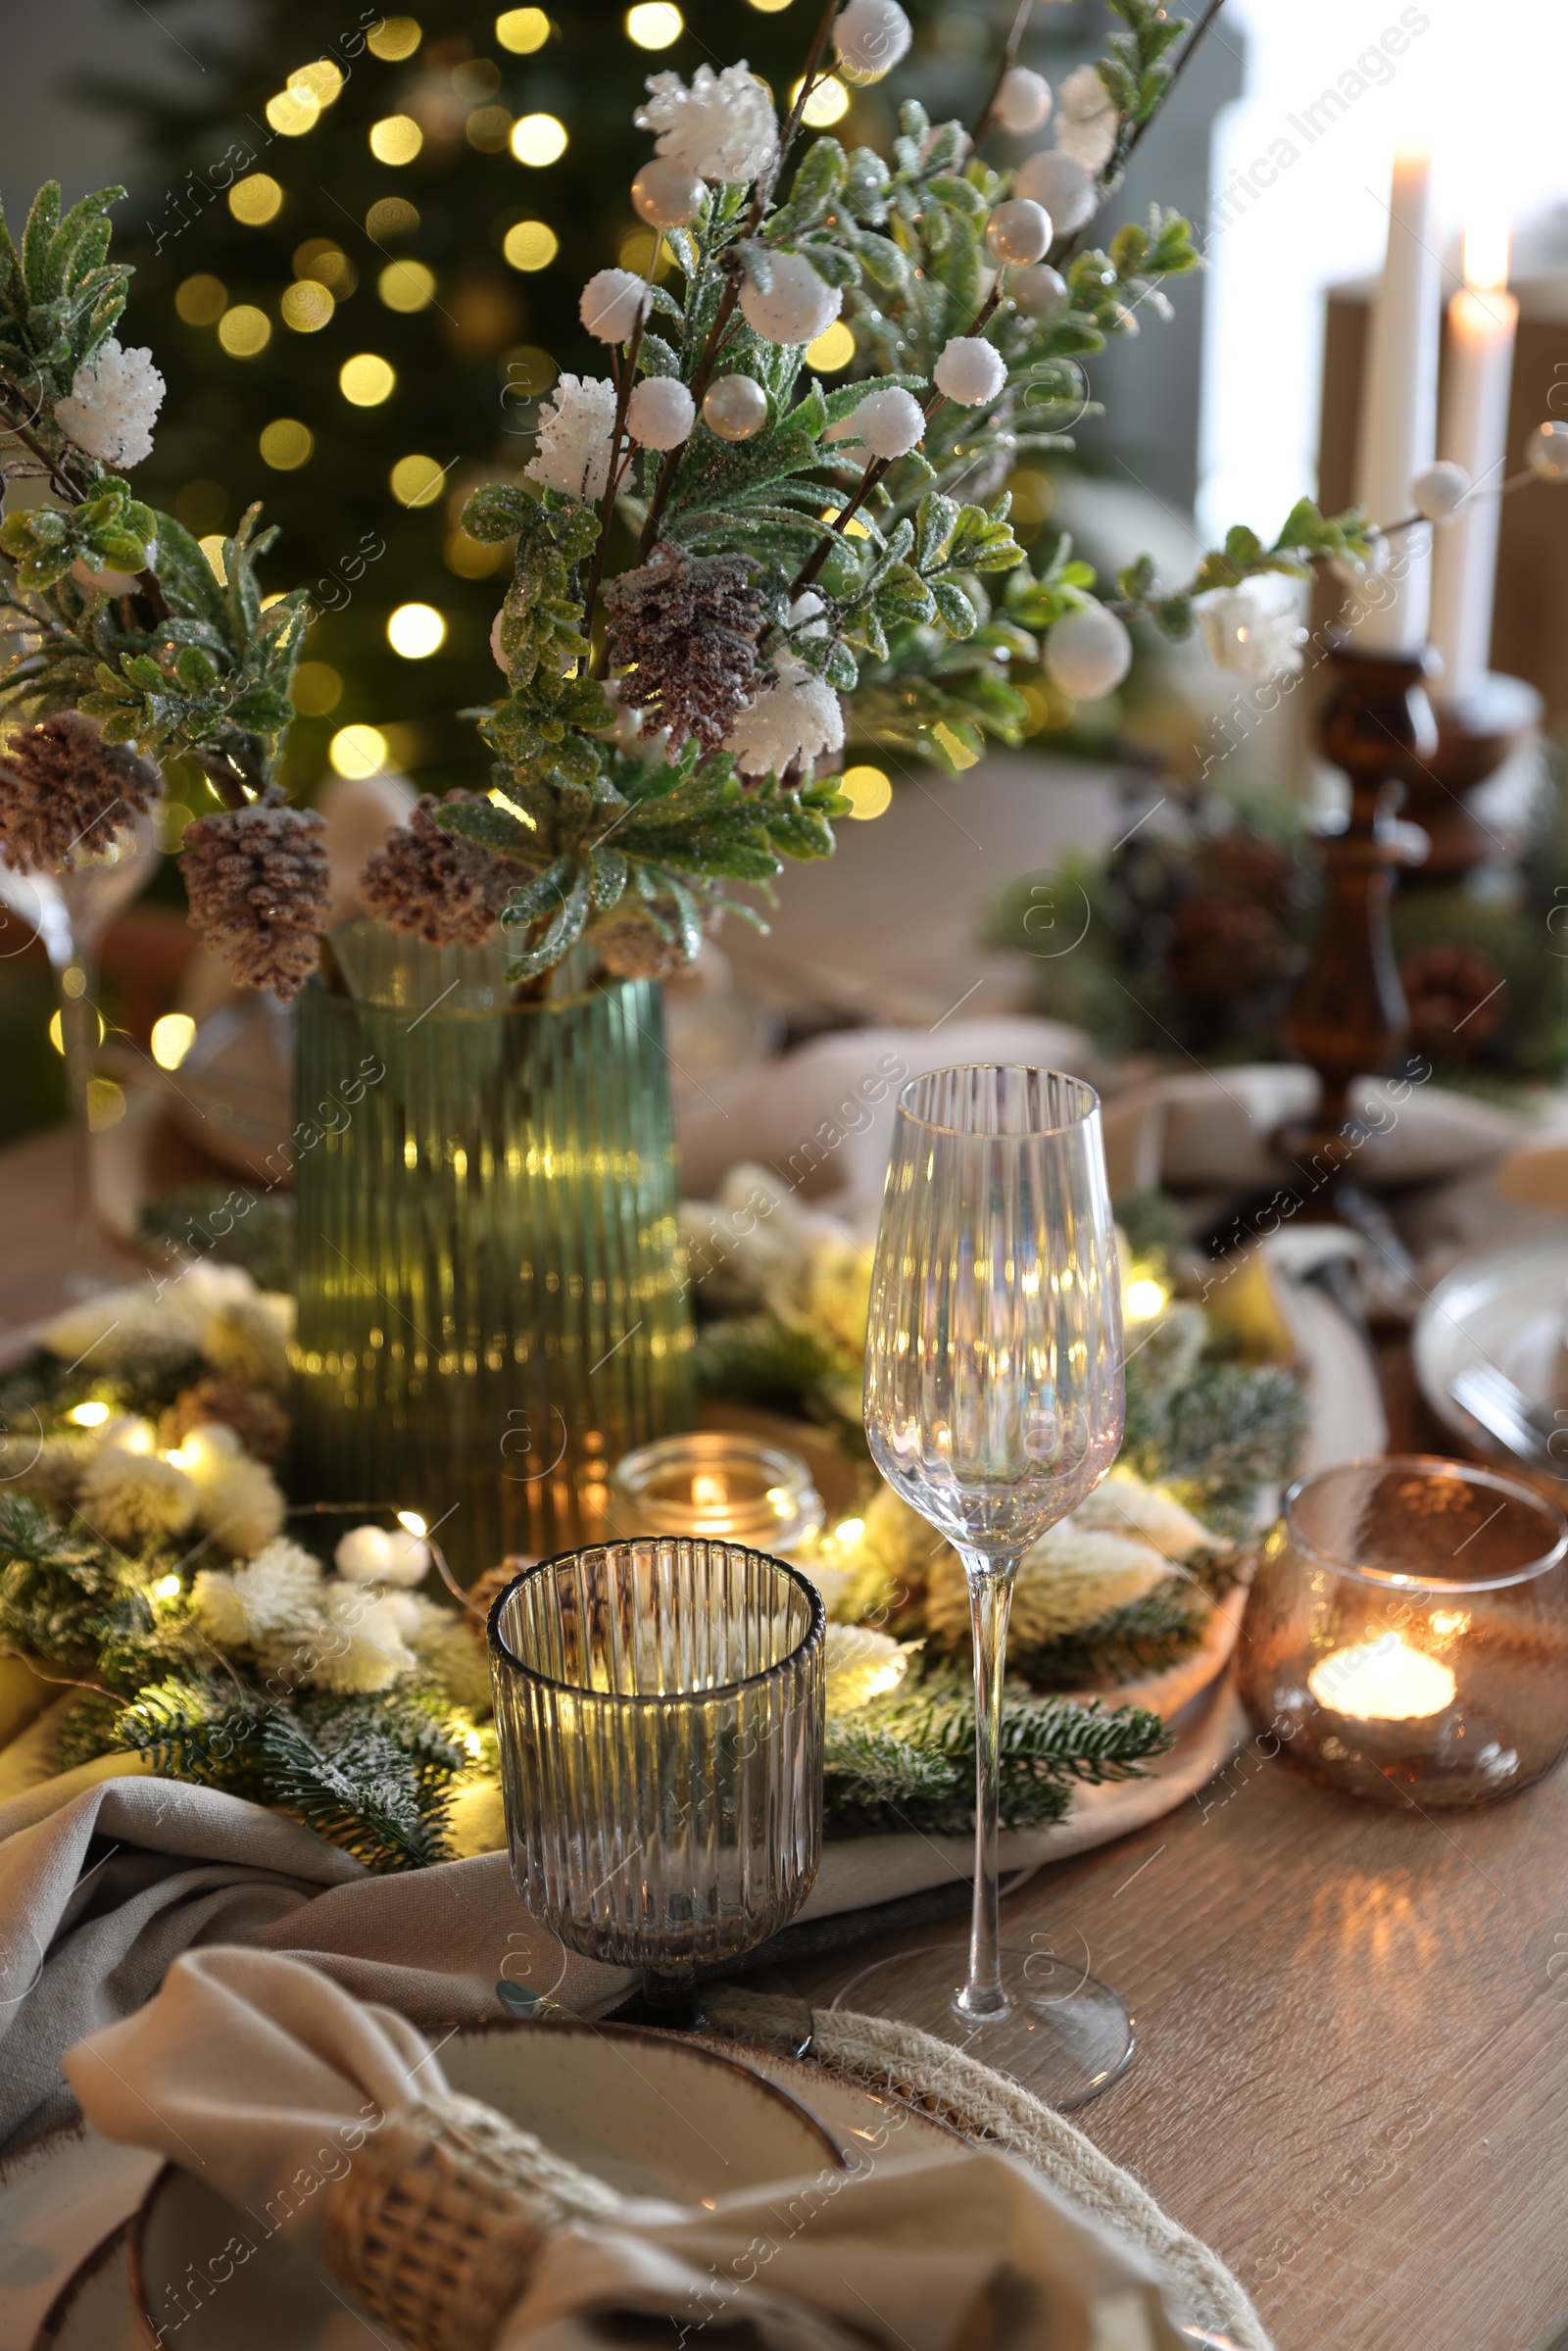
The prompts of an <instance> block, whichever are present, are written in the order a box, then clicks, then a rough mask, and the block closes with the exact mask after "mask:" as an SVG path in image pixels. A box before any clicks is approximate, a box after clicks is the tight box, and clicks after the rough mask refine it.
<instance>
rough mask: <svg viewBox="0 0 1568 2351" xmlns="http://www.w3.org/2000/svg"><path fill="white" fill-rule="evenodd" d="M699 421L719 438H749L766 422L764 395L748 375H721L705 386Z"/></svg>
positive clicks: (758, 385) (746, 439)
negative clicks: (705, 392) (701, 417)
mask: <svg viewBox="0 0 1568 2351" xmlns="http://www.w3.org/2000/svg"><path fill="white" fill-rule="evenodd" d="M703 422H704V423H705V424H706V425H707V427H708V429H709V431H710V432H714V433H717V435H718V437H719V439H720V440H721V441H749V440H750V439H751V438H752V436H753V434H754V433H760V431H761V429H762V427H763V425H764V424H765V423H766V422H767V394H766V393H765V392H764V391H763V389H762V387H761V385H760V383H759V382H758V381H757V380H756V378H755V376H751V375H721V376H720V377H719V379H718V381H717V382H716V383H711V384H710V385H709V387H708V392H707V396H706V397H705V399H704V401H703Z"/></svg>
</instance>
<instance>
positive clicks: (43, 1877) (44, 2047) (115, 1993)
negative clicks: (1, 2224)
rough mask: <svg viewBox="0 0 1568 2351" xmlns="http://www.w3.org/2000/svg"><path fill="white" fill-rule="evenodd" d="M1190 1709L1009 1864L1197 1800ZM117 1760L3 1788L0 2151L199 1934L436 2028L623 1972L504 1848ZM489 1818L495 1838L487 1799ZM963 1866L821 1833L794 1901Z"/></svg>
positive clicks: (935, 1849) (1226, 1713)
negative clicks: (306, 1965)
mask: <svg viewBox="0 0 1568 2351" xmlns="http://www.w3.org/2000/svg"><path fill="white" fill-rule="evenodd" d="M1195 1711H1196V1714H1197V1719H1196V1721H1195V1722H1194V1723H1193V1724H1192V1725H1191V1726H1190V1728H1189V1731H1188V1732H1187V1734H1186V1735H1185V1736H1184V1738H1183V1739H1182V1742H1181V1744H1180V1745H1179V1746H1178V1748H1177V1749H1176V1750H1175V1751H1174V1752H1173V1753H1172V1754H1170V1755H1167V1756H1163V1757H1161V1758H1160V1760H1159V1762H1158V1764H1157V1765H1156V1766H1155V1770H1154V1774H1153V1776H1152V1777H1151V1778H1149V1779H1146V1780H1130V1781H1123V1782H1119V1783H1116V1784H1114V1785H1111V1786H1107V1787H1104V1788H1083V1789H1081V1790H1079V1791H1078V1792H1077V1793H1076V1794H1075V1796H1074V1800H1073V1808H1072V1811H1071V1813H1070V1814H1069V1816H1068V1818H1067V1819H1066V1820H1065V1821H1062V1822H1060V1823H1059V1824H1058V1825H1057V1826H1056V1827H1055V1828H1053V1829H1047V1830H1043V1831H1039V1832H1035V1833H1033V1834H1029V1835H1018V1836H1009V1837H1004V1838H1003V1840H1002V1850H1003V1866H1004V1868H1005V1869H1006V1870H1009V1871H1016V1870H1019V1869H1033V1868H1037V1867H1039V1866H1040V1864H1041V1863H1042V1862H1045V1861H1048V1860H1056V1859H1064V1858H1065V1857H1066V1856H1067V1855H1068V1854H1070V1853H1074V1852H1078V1851H1081V1850H1083V1849H1085V1848H1086V1847H1087V1846H1090V1845H1094V1844H1101V1843H1104V1842H1106V1841H1107V1840H1108V1839H1109V1838H1111V1837H1120V1836H1123V1835H1125V1834H1126V1833H1127V1832H1128V1831H1130V1830H1132V1829H1135V1828H1139V1827H1141V1826H1143V1825H1144V1824H1145V1823H1146V1822H1147V1821H1150V1820H1152V1819H1156V1818H1158V1817H1159V1815H1160V1814H1161V1813H1164V1812H1168V1811H1170V1810H1171V1809H1172V1808H1173V1807H1174V1806H1175V1805H1177V1804H1180V1803H1183V1802H1186V1801H1187V1800H1188V1799H1189V1798H1191V1797H1192V1796H1194V1795H1195V1794H1196V1792H1197V1790H1198V1789H1200V1788H1202V1787H1203V1785H1204V1784H1205V1783H1206V1782H1207V1781H1208V1780H1209V1779H1211V1778H1212V1776H1213V1774H1214V1772H1215V1771H1216V1770H1217V1769H1218V1768H1219V1766H1220V1764H1221V1763H1222V1762H1224V1760H1225V1759H1226V1757H1227V1756H1228V1755H1229V1754H1230V1753H1231V1752H1232V1751H1233V1749H1234V1747H1235V1746H1236V1744H1237V1743H1238V1741H1239V1740H1240V1739H1243V1738H1245V1736H1246V1725H1245V1721H1244V1718H1243V1717H1242V1714H1241V1710H1240V1708H1239V1706H1238V1704H1237V1702H1236V1699H1235V1697H1234V1695H1233V1694H1232V1692H1231V1690H1230V1689H1229V1686H1228V1685H1224V1686H1222V1687H1221V1689H1220V1690H1219V1691H1218V1692H1217V1693H1216V1695H1215V1697H1214V1698H1213V1700H1212V1701H1211V1702H1210V1704H1209V1705H1208V1707H1207V1709H1206V1711H1205V1710H1204V1709H1202V1708H1201V1707H1200V1708H1197V1709H1196V1710H1195ZM24 1736H27V1735H26V1734H25V1735H24ZM123 1772H124V1766H123V1761H117V1760H116V1759H114V1758H105V1759H104V1760H103V1761H102V1762H100V1763H97V1764H89V1765H84V1766H82V1767H81V1768H80V1769H79V1770H77V1771H73V1772H66V1773H63V1774H61V1775H59V1776H58V1777H56V1778H53V1779H47V1780H44V1781H42V1782H41V1783H39V1784H38V1785H36V1786H34V1787H32V1788H26V1789H25V1790H24V1791H23V1792H22V1793H21V1794H18V1795H16V1796H13V1797H12V1798H11V1799H10V1801H9V1802H5V1803H0V1916H3V1917H4V1918H5V1919H6V1920H7V1921H8V1923H9V1928H10V1932H9V1933H8V1934H7V1935H6V1936H5V1937H3V1938H0V2154H15V2153H16V2152H18V2150H19V2149H20V2148H22V2147H24V2146H25V2145H26V2144H27V2143H28V2142H29V2141H30V2140H31V2139H33V2138H35V2137H37V2136H38V2135H39V2134H40V2133H41V2132H42V2131H48V2130H51V2129H53V2128H54V2127H56V2126H57V2125H59V2124H61V2123H63V2122H67V2121H69V2120H70V2119H71V2117H72V2115H73V2112H74V2102H73V2099H72V2096H71V2093H70V2091H69V2089H68V2088H67V2086H66V2084H65V2083H64V2082H63V2081H62V2079H61V2075H60V2057H61V2053H62V2051H63V2050H65V2049H67V2048H69V2047H70V2045H71V2044H72V2042H73V2041H75V2040H79V2039H80V2038H81V2037H82V2036H83V2034H85V2033H92V2032H95V2031H97V2030H98V2028H99V2027H101V2026H103V2025H106V2024H109V2023H111V2022H112V2021H113V2020H114V2019H115V2018H117V2017H121V2016H124V2015H125V2014H126V2013H127V2012H128V2011H129V2010H131V2009H133V2008H136V2007H138V2006H139V2005H140V2004H141V2002H142V2001H144V2000H147V1999H150V1998H151V1997H152V1995H153V1993H154V1992H155V1991H156V1990H157V1988H158V1986H159V1984H161V1983H162V1981H163V1978H164V1975H165V1972H166V1971H167V1969H168V1968H169V1966H170V1963H171V1962H172V1960H173V1959H174V1958H175V1957H176V1956H177V1955H178V1954H179V1952H181V1951H183V1950H187V1949H189V1948H191V1947H192V1946H193V1945H200V1944H205V1943H213V1942H226V1943H235V1942H247V1943H257V1944H260V1945H261V1946H262V1947H264V1948H266V1949H269V1950H275V1951H289V1952H294V1953H296V1954H298V1955H299V1956H300V1957H302V1958H306V1959H309V1960H310V1961H311V1962H312V1963H313V1964H314V1965H315V1966H316V1967H318V1968H319V1970H320V1971H321V1972H322V1973H323V1974H324V1975H328V1976H330V1977H332V1978H333V1979H334V1980H335V1981H336V1982H337V1983H339V1984H344V1985H346V1986H347V1987H348V1989H349V1990H350V1991H352V1992H354V1993H356V1994H357V1995H358V1996H359V1997H361V1998H363V1999H372V2000H380V2001H384V2002H385V2003H386V2004H387V2006H389V2007H392V2008H397V2009H399V2010H401V2011H402V2013H403V2014H404V2015H405V2016H408V2017H411V2018H412V2019H413V2020H414V2022H415V2023H416V2024H418V2025H424V2026H431V2027H434V2026H438V2025H442V2024H478V2023H481V2022H484V2021H492V2022H493V2021H495V2020H497V2019H499V2018H503V2017H505V2016H507V2015H508V2014H509V2013H510V2012H509V2010H508V2009H507V2007H506V2006H505V2004H504V2003H503V2001H502V1999H501V1997H500V1995H499V1994H498V1991H497V1985H498V1984H500V1983H502V1982H503V1981H506V1982H510V1983H512V1984H516V1985H526V1986H527V1987H528V1988H530V1989H532V1990H535V1991H537V1992H538V1993H540V1994H541V1995H548V1996H549V1997H551V1998H553V1999H554V2000H555V2001H556V2002H557V2003H558V2004H559V2005H561V2006H563V2007H565V2008H569V2009H571V2010H573V2011H574V2012H576V2013H577V2014H579V2015H583V2016H590V2017H592V2016H602V2015H603V2014H604V2013H605V2011H606V2010H607V2009H609V2008H613V2006H614V2005H615V2003H616V2002H617V2001H618V2000H619V1999H620V1998H621V1996H622V1995H623V1993H624V1992H625V1991H626V1990H627V1989H628V1988H629V1986H630V1985H631V1984H632V1983H633V1982H634V1980H635V1979H634V1977H633V1975H632V1974H631V1973H630V1972H629V1971H628V1970H626V1969H624V1968H613V1967H605V1966H601V1965H600V1964H599V1962H598V1961H596V1960H592V1959H583V1958H579V1957H578V1955H577V1954H576V1953H575V1952H570V1951H567V1950H566V1949H565V1948H564V1946H563V1945H562V1944H561V1943H560V1942H559V1941H558V1940H557V1938H556V1937H555V1936H554V1935H551V1934H550V1933H549V1932H548V1931H547V1930H546V1929H544V1928H542V1927H540V1926H539V1925H538V1924H537V1923H536V1922H535V1921H534V1920H533V1919H532V1918H531V1917H530V1916H529V1914H528V1912H527V1911H526V1910H525V1909H524V1907H523V1905H522V1903H521V1902H520V1900H519V1899H518V1897H517V1894H516V1891H515V1888H514V1886H513V1883H512V1869H511V1862H510V1858H509V1856H508V1855H507V1854H506V1853H505V1852H501V1851H490V1852H480V1853H476V1854H474V1855H473V1857H472V1858H471V1859H468V1860H465V1861H453V1862H448V1863H446V1864H444V1865H443V1866H442V1867H440V1868H438V1869H431V1870H414V1871H410V1872H408V1873H407V1874H406V1875H402V1876H398V1877H374V1876H372V1875H371V1874H370V1873H369V1872H368V1871H367V1870H366V1869H365V1868H364V1867H363V1866H362V1865H361V1864H360V1863H359V1862H357V1861H355V1860H353V1859H351V1857H350V1856H349V1855H348V1854H347V1853H345V1852H343V1851H341V1850H340V1848H339V1847H337V1846H336V1845H330V1844H327V1843H325V1842H324V1841H323V1839H321V1838H320V1837H317V1836H316V1835H315V1834H314V1832H312V1831H311V1830H309V1829H305V1828H302V1827H300V1826H299V1825H298V1824H297V1823H295V1822H292V1821H288V1820H285V1819H283V1818H281V1817H280V1816H279V1815H278V1814H276V1813H273V1812H270V1811H269V1810H268V1809H267V1808H266V1807H265V1806H263V1805H260V1804H252V1803H249V1802H247V1801H245V1800H244V1799H243V1798H241V1797H238V1796H229V1795H221V1794H220V1793H218V1792H217V1791H216V1790H214V1789H211V1788H191V1787H188V1786H186V1785H185V1784H184V1783H182V1782H179V1781H172V1780H158V1779H153V1778H151V1777H150V1776H145V1775H136V1776H123ZM111 1775H121V1776H111ZM490 1834H492V1835H497V1836H498V1835H499V1834H500V1826H499V1814H498V1816H497V1819H496V1821H495V1822H494V1823H493V1824H492V1825H491V1831H490ZM970 1867H971V1848H970V1843H969V1840H968V1839H967V1838H965V1837H917V1836H904V1837H863V1838H852V1839H848V1840H845V1841H841V1842H837V1843H831V1844H829V1846H828V1848H827V1851H826V1853H825V1855H824V1858H823V1864H822V1869H821V1872H820V1874H819V1876H818V1879H817V1883H816V1885H815V1886H814V1887H813V1888H812V1891H811V1894H810V1897H809V1901H808V1902H807V1904H806V1907H805V1910H804V1912H803V1916H804V1917H806V1918H824V1917H829V1916H831V1915H833V1914H834V1913H836V1912H839V1911H844V1910H854V1909H858V1908H861V1907H862V1906H864V1905H867V1904H871V1903H876V1902H884V1901H889V1900H892V1899H893V1898H894V1897H895V1896H896V1895H899V1894H904V1893H909V1892H913V1891H916V1890H918V1889H920V1888H921V1887H924V1886H937V1885H941V1884H944V1883H956V1881H958V1880H959V1879H961V1878H964V1877H966V1876H967V1874H968V1871H969V1869H970Z"/></svg>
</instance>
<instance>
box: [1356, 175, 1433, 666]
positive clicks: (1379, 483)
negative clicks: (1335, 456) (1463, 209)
mask: <svg viewBox="0 0 1568 2351" xmlns="http://www.w3.org/2000/svg"><path fill="white" fill-rule="evenodd" d="M1439 275H1440V272H1439V262H1438V252H1437V245H1436V240H1435V236H1434V231H1433V220H1432V167H1431V161H1430V158H1429V157H1428V156H1427V155H1426V154H1424V153H1421V152H1416V151H1407V152H1402V153H1400V154H1399V155H1397V157H1396V158H1395V164H1394V188H1393V194H1392V196H1391V198H1390V203H1389V244H1388V256H1387V259H1386V261H1385V263H1384V267H1383V278H1382V282H1381V284H1380V285H1379V287H1378V293H1377V299H1376V302H1375V303H1374V305H1373V311H1372V331H1371V335H1370V338H1369V340H1368V345H1367V355H1366V368H1365V373H1364V376H1363V380H1362V387H1361V435H1360V445H1359V450H1358V456H1357V465H1356V496H1357V497H1358V498H1359V499H1360V500H1361V502H1362V504H1363V505H1364V506H1365V508H1366V510H1367V513H1368V514H1369V515H1370V516H1371V518H1372V520H1373V521H1374V522H1376V523H1380V524H1384V525H1387V524H1388V523H1391V522H1397V521H1399V520H1400V519H1401V518H1402V517H1403V516H1404V515H1406V514H1409V512H1410V484H1411V482H1412V481H1413V480H1414V478H1415V476H1416V475H1417V474H1418V473H1419V472H1420V471H1421V470H1422V469H1423V467H1424V466H1427V465H1431V463H1432V459H1433V455H1434V450H1435V446H1436V441H1437V421H1438V336H1439V327H1440V320H1441V298H1440V289H1439ZM1431 566H1432V554H1431V532H1430V529H1429V528H1428V526H1427V525H1426V524H1425V523H1422V524H1420V525H1418V526H1417V527H1416V528H1415V529H1413V530H1407V531H1401V532H1400V533H1399V535H1398V537H1397V539H1396V540H1394V541H1393V542H1392V559H1391V570H1390V576H1389V578H1388V580H1387V581H1386V582H1385V583H1384V587H1385V590H1386V601H1383V602H1381V603H1373V604H1369V605H1368V606H1367V608H1366V609H1365V610H1364V611H1363V612H1361V613H1360V615H1359V617H1358V618H1357V619H1356V622H1355V639H1356V644H1357V647H1358V648H1359V649H1360V650H1362V651H1364V652H1367V653H1415V652H1418V651H1419V650H1420V648H1421V647H1422V646H1423V645H1424V644H1425V642H1426V634H1427V620H1428V615H1429V610H1430V604H1431V588H1432V574H1431Z"/></svg>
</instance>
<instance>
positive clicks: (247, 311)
mask: <svg viewBox="0 0 1568 2351" xmlns="http://www.w3.org/2000/svg"><path fill="white" fill-rule="evenodd" d="M218 339H219V341H220V342H221V344H222V346H223V349H224V350H225V351H226V352H227V353H228V356H229V358H230V359H236V360H253V359H254V358H255V357H256V354H257V353H258V352H259V351H265V350H266V349H267V346H268V344H269V343H270V341H271V339H272V321H271V319H270V318H269V317H268V315H267V313H266V312H265V311H259V310H258V309H257V308H256V305H255V304H254V303H253V302H236V303H235V305H234V307H233V309H232V310H231V311H225V312H224V313H223V315H222V317H221V318H220V319H219V321H218Z"/></svg>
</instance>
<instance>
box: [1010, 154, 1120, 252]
mask: <svg viewBox="0 0 1568 2351" xmlns="http://www.w3.org/2000/svg"><path fill="white" fill-rule="evenodd" d="M1012 192H1013V194H1014V196H1028V197H1030V198H1032V200H1033V201H1034V202H1035V203H1036V204H1043V205H1044V206H1045V208H1046V210H1047V212H1048V213H1049V214H1050V215H1051V219H1052V222H1053V225H1054V228H1055V231H1056V234H1057V236H1058V237H1070V236H1073V235H1075V234H1076V233H1077V231H1078V230H1079V229H1080V228H1085V227H1087V226H1088V224H1089V222H1090V221H1091V220H1093V219H1094V217H1095V208H1096V205H1097V203H1098V202H1099V198H1098V196H1097V194H1096V190H1095V183H1094V180H1093V178H1092V177H1091V176H1090V174H1089V172H1088V171H1086V170H1085V168H1084V166H1083V165H1082V164H1081V163H1080V162H1079V161H1078V158H1077V157H1076V156H1075V155H1065V154H1063V152H1062V150H1061V149H1060V148H1059V147H1042V148H1041V150H1040V152H1039V154H1038V155H1031V156H1028V157H1026V158H1025V160H1024V161H1023V162H1022V163H1021V164H1020V165H1019V166H1018V170H1017V174H1016V176H1015V177H1014V179H1013V183H1012Z"/></svg>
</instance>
